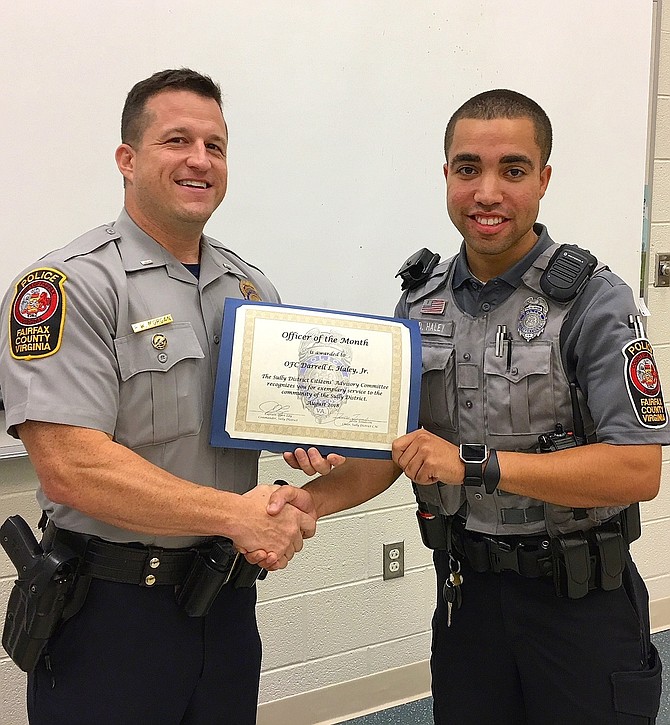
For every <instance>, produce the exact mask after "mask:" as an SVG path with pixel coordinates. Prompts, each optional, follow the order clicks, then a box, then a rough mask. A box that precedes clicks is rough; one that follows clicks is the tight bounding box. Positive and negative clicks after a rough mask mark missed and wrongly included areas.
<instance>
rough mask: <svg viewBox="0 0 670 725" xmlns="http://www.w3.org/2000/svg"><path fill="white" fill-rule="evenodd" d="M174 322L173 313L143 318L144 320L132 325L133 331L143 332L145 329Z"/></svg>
mask: <svg viewBox="0 0 670 725" xmlns="http://www.w3.org/2000/svg"><path fill="white" fill-rule="evenodd" d="M171 322H172V315H163V316H162V317H154V318H153V320H143V321H142V322H134V323H133V324H132V325H131V327H132V328H133V332H142V331H143V330H151V329H152V328H154V327H160V326H161V325H169V324H170V323H171Z"/></svg>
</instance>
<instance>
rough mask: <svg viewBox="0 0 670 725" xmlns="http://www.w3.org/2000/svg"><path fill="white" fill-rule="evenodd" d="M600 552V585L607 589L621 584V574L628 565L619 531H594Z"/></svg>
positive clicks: (615, 587)
mask: <svg viewBox="0 0 670 725" xmlns="http://www.w3.org/2000/svg"><path fill="white" fill-rule="evenodd" d="M594 536H595V540H596V544H597V545H598V552H599V554H600V557H599V558H600V571H599V575H600V587H601V589H604V590H605V591H611V590H612V589H618V588H619V587H620V586H621V575H622V574H623V570H624V567H625V565H626V559H625V555H626V553H625V547H624V541H623V536H622V535H621V533H620V532H618V531H607V530H604V531H595V532H594Z"/></svg>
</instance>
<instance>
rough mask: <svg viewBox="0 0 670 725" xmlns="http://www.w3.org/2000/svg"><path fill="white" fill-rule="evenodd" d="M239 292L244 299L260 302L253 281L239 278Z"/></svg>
mask: <svg viewBox="0 0 670 725" xmlns="http://www.w3.org/2000/svg"><path fill="white" fill-rule="evenodd" d="M240 292H241V293H242V297H244V299H245V300H249V301H250V302H261V296H260V295H259V294H258V290H257V289H256V288H255V287H254V284H253V282H251V281H249V280H248V279H241V280H240Z"/></svg>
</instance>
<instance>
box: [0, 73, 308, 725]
mask: <svg viewBox="0 0 670 725" xmlns="http://www.w3.org/2000/svg"><path fill="white" fill-rule="evenodd" d="M121 125H122V128H121V134H122V144H121V145H120V146H119V148H118V149H117V151H116V162H117V165H118V168H119V170H120V172H121V174H122V176H123V179H124V185H125V204H124V209H123V211H122V212H121V214H120V216H119V218H118V219H117V221H116V222H114V223H112V224H105V225H103V226H101V227H98V228H97V229H94V230H92V231H90V232H88V233H86V234H84V235H83V236H82V237H80V238H79V239H77V240H75V241H74V242H72V243H71V244H69V245H67V246H66V247H64V248H63V249H60V250H57V251H54V252H51V253H50V254H48V255H46V256H45V257H44V258H42V259H41V260H40V261H39V262H38V263H36V265H35V266H33V267H31V268H29V269H27V270H25V271H24V272H22V273H21V274H20V275H19V276H18V278H17V279H16V280H15V282H14V283H13V284H12V286H11V288H10V290H9V292H8V294H7V296H6V297H5V300H4V302H3V306H2V318H3V320H4V323H3V324H2V325H1V326H0V328H1V333H0V371H1V372H0V385H1V386H2V390H3V395H4V404H5V408H6V419H7V427H8V431H9V432H10V433H11V434H12V435H15V436H19V437H20V438H21V440H22V441H23V443H24V445H25V447H26V449H27V451H28V454H29V456H30V459H31V461H32V463H33V465H34V467H35V470H36V472H37V475H38V478H39V489H38V501H39V503H40V505H41V507H42V509H43V510H44V511H45V513H46V518H47V519H48V524H47V525H46V532H45V536H44V540H43V543H42V546H43V548H44V549H45V551H47V552H48V551H49V550H50V549H51V547H53V549H52V550H53V551H55V550H56V549H57V548H58V547H61V548H63V547H65V550H67V551H73V552H75V553H76V554H77V557H78V558H77V561H78V578H77V585H76V590H75V593H74V594H72V593H70V596H75V602H76V606H75V605H74V604H73V603H72V602H69V603H68V604H67V606H66V610H65V614H66V615H67V617H65V616H64V618H65V619H66V621H65V622H64V623H61V624H60V626H59V627H58V628H57V630H56V632H55V633H54V634H53V636H51V637H50V639H49V641H48V642H47V643H46V646H45V647H44V650H43V652H42V653H41V656H40V658H39V660H38V661H37V664H36V666H35V667H34V669H33V670H32V671H31V672H30V674H29V681H28V712H29V717H30V722H31V723H50V725H54V724H55V723H62V724H63V725H75V723H87V724H90V723H96V725H102V724H103V723H109V724H110V725H111V724H113V725H118V723H124V724H125V723H127V724H129V725H131V724H133V723H136V724H137V725H140V724H141V725H148V724H149V723H155V724H156V725H168V724H169V723H174V724H175V725H176V724H177V723H182V724H185V723H215V722H226V723H240V725H242V724H244V725H250V724H251V723H254V722H255V719H256V702H257V694H258V684H259V677H260V658H261V647H260V641H259V636H258V630H257V627H256V620H255V601H256V591H255V587H254V581H255V577H256V575H257V574H258V572H259V571H260V570H259V569H258V567H256V566H255V565H254V566H253V567H252V566H251V565H249V566H245V564H244V559H243V557H242V558H241V560H240V557H239V556H237V555H236V554H237V552H246V551H247V550H255V549H263V550H265V551H267V552H271V553H270V555H269V557H268V558H267V559H266V566H268V567H272V568H274V569H277V568H282V567H284V566H286V564H287V562H288V561H289V560H290V559H291V557H292V556H293V554H294V553H295V552H297V551H299V550H300V549H301V548H302V544H303V538H304V537H309V536H311V535H313V533H314V530H315V522H314V518H313V517H311V516H309V515H307V514H305V513H303V512H302V511H300V510H298V509H297V508H294V507H292V506H291V507H287V509H286V510H285V512H282V515H280V516H269V515H268V514H267V512H266V503H267V498H268V496H269V493H270V491H271V490H272V487H270V486H256V483H257V472H258V453H257V452H253V451H238V450H224V449H215V448H212V447H211V446H210V445H209V434H210V419H211V413H212V397H213V389H214V378H215V372H216V368H217V359H218V350H219V346H220V343H221V339H220V335H221V326H222V316H223V304H224V300H225V298H226V297H238V298H246V299H252V300H266V301H270V302H278V300H279V298H278V295H277V292H276V290H275V289H274V287H273V286H272V284H271V283H270V282H269V281H268V280H267V279H266V277H265V276H264V275H263V274H262V273H261V272H260V271H259V270H258V269H256V268H255V267H253V266H251V265H250V264H248V263H246V262H245V261H243V260H242V259H241V258H240V257H238V256H237V255H236V254H234V253H233V252H231V251H229V250H228V249H226V248H225V247H223V246H222V245H221V244H220V243H219V242H217V241H216V240H214V239H211V238H209V237H207V236H205V235H204V234H203V228H204V226H205V223H206V222H207V220H208V219H209V217H210V216H211V214H212V213H213V212H214V210H215V209H216V208H217V207H218V205H219V204H220V202H221V201H222V199H223V197H224V195H225V193H226V186H227V179H228V169H227V147H228V130H227V126H226V123H225V121H224V118H223V115H222V110H221V91H220V88H219V86H218V85H217V84H216V83H214V82H213V81H212V80H211V79H210V78H209V77H208V76H203V75H201V74H199V73H196V72H194V71H191V70H189V69H180V70H166V71H162V72H159V73H156V74H154V75H152V76H151V77H150V78H148V79H146V80H143V81H141V82H139V83H138V84H136V85H135V86H134V87H133V89H132V90H131V91H130V93H129V95H128V97H127V100H126V103H125V106H124V110H123V116H122V124H121ZM214 537H216V545H217V548H216V549H214V547H213V546H212V541H213V538H214ZM235 548H236V549H237V552H236V550H235ZM214 551H216V557H214V554H213V553H212V552H214ZM207 557H210V558H209V559H208V558H207ZM212 557H214V558H212ZM203 562H204V563H203ZM210 565H211V566H210ZM233 565H234V566H233ZM216 567H219V568H218V569H216ZM212 572H213V573H214V575H216V576H217V577H219V578H218V579H216V580H215V581H214V584H212V585H211V586H210V584H211V581H212V580H211V576H210V575H212ZM207 577H210V578H209V579H208V578H207ZM224 579H225V580H226V581H227V583H226V584H225V585H223V586H221V587H220V591H219V593H218V596H214V595H215V594H216V591H214V589H218V587H219V585H221V584H222V582H223V580H224ZM187 582H190V584H189V586H190V585H191V584H192V585H193V589H189V590H188V595H184V594H183V592H184V591H185V589H186V583H187ZM203 582H205V583H206V584H207V586H209V587H210V589H211V590H212V591H210V592H209V593H210V594H211V595H212V596H211V597H210V599H208V600H207V602H205V603H204V604H202V606H200V603H199V602H198V601H197V600H198V596H195V598H194V599H192V598H191V597H192V595H193V592H195V593H196V595H197V594H198V593H199V592H201V590H202V583H203ZM214 585H216V586H214ZM212 587H214V589H212ZM175 590H176V592H177V594H178V595H180V592H181V593H182V596H181V600H180V601H181V604H179V603H178V602H177V598H176V596H175ZM194 605H197V606H194ZM19 614H20V613H19ZM26 669H27V668H26Z"/></svg>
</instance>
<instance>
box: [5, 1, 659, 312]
mask: <svg viewBox="0 0 670 725" xmlns="http://www.w3.org/2000/svg"><path fill="white" fill-rule="evenodd" d="M1 2H2V25H3V43H2V44H0V68H1V69H2V70H1V71H0V73H2V89H3V96H4V97H3V113H2V114H1V115H0V124H1V127H2V138H3V141H4V143H3V151H4V154H3V156H4V162H5V165H4V178H5V184H4V204H3V213H2V214H0V255H1V260H2V264H0V287H2V289H3V290H4V289H5V288H6V287H7V286H8V284H9V283H10V281H11V279H12V278H13V277H14V276H15V275H16V274H17V273H18V272H19V271H20V269H21V268H23V267H24V266H26V265H28V264H30V263H31V262H32V261H33V260H35V259H36V258H37V257H39V256H40V255H42V254H44V253H45V252H47V251H48V250H50V249H52V248H55V247H59V246H62V245H63V244H66V243H67V242H68V241H70V240H71V239H73V238H74V237H76V236H78V235H79V234H81V233H82V232H84V231H86V230H87V229H89V228H91V227H94V226H97V225H99V224H102V223H105V222H109V221H113V220H114V219H116V217H117V215H118V213H119V210H120V208H121V205H122V198H123V196H122V183H121V177H120V175H119V173H118V171H117V169H116V166H115V163H114V150H115V148H116V146H117V145H118V143H119V124H120V121H119V119H120V114H121V108H122V105H123V102H124V100H125V96H126V94H127V92H128V90H129V89H130V87H131V86H132V85H133V84H134V83H135V82H136V81H138V80H140V79H142V78H145V77H147V76H148V75H150V74H151V73H153V72H155V71H157V70H161V69H163V68H168V67H180V66H189V67H192V68H194V69H196V70H199V71H201V72H205V73H208V74H210V75H211V76H212V77H213V78H214V79H215V80H217V81H219V82H220V84H221V87H222V89H223V93H224V113H225V116H226V119H227V122H228V126H229V130H230V145H229V174H230V178H229V187H228V188H229V190H228V195H227V198H226V199H225V200H224V202H223V204H222V205H221V207H220V208H219V210H218V211H217V212H216V213H215V215H214V217H212V219H211V221H210V223H209V224H208V226H207V230H206V231H207V233H208V234H210V235H211V236H214V237H216V238H218V239H219V240H221V241H222V242H223V243H224V244H225V245H227V246H229V247H231V248H232V249H233V250H235V251H236V252H237V253H239V254H240V255H241V256H242V257H244V258H245V259H247V260H248V261H250V262H251V263H253V264H256V265H257V266H259V267H261V268H262V269H263V271H264V272H265V273H266V274H267V275H268V276H269V277H270V279H272V281H273V282H274V283H275V285H276V286H277V288H278V289H279V291H280V293H281V295H282V298H283V300H284V301H285V302H287V303H292V304H301V305H310V306H315V307H321V308H332V309H339V310H351V311H360V312H363V313H369V314H382V315H384V314H390V313H391V312H392V311H393V308H394V305H395V302H396V301H397V298H398V295H399V284H398V280H395V279H394V275H395V274H396V272H397V270H398V268H399V267H400V265H401V264H402V262H403V261H404V260H405V259H406V258H407V257H408V256H409V255H410V254H411V253H413V252H414V251H415V250H417V249H419V248H421V247H423V246H426V247H429V248H431V249H432V250H434V251H437V252H439V253H440V254H441V255H442V256H443V257H445V256H447V255H451V254H453V253H454V252H455V251H456V250H457V249H458V245H459V243H460V238H459V236H458V233H457V232H456V230H455V229H454V228H453V227H452V226H451V223H450V222H449V220H448V217H447V214H446V209H445V191H444V177H443V173H442V164H443V162H444V158H443V149H442V144H443V135H444V127H445V125H446V122H447V120H448V119H449V116H450V115H451V113H453V111H454V110H455V109H456V108H457V107H458V106H459V105H460V104H461V103H462V102H463V101H465V100H466V99H467V98H469V97H470V96H472V95H474V94H475V93H478V92H480V91H483V90H486V89H489V88H495V87H498V88H499V87H507V88H512V89H515V90H518V91H520V92H522V93H525V94H527V95H529V96H531V97H532V98H534V99H535V100H537V101H538V102H539V103H540V105H542V106H543V107H544V109H545V110H546V111H547V113H548V115H549V117H550V118H551V120H552V124H553V126H554V136H555V139H554V151H553V153H552V157H551V159H550V163H551V164H552V166H553V167H554V172H553V176H552V179H551V183H550V185H549V189H548V191H547V195H546V196H545V199H544V200H543V202H542V208H541V212H540V221H542V222H544V223H546V224H547V225H548V227H549V231H550V234H551V236H552V237H553V238H554V239H555V240H556V241H558V242H571V243H578V244H581V245H582V246H586V247H588V248H590V249H591V251H593V252H594V253H595V254H597V255H599V256H601V257H602V258H603V259H604V260H605V261H607V262H608V263H609V265H610V266H611V268H612V269H613V270H614V271H615V272H617V273H618V274H620V275H621V276H622V277H624V279H625V280H626V281H627V282H628V283H629V284H630V285H631V286H633V288H634V290H635V291H637V289H638V286H639V269H640V248H641V240H642V224H643V198H644V174H645V157H646V133H647V114H648V98H649V69H650V54H651V46H652V42H651V24H652V7H653V3H652V0H615V1H614V2H613V1H612V0H590V1H589V2H584V0H560V2H559V1H558V0H551V1H550V0H514V1H513V2H502V1H501V0H450V1H447V0H440V1H439V2H438V1H437V0H425V1H422V2H416V0H366V2H360V1H359V0H330V1H326V0H292V2H286V1H284V0H221V1H217V2H213V1H212V0H201V1H200V2H194V1H193V0H179V2H176V1H174V0H142V2H137V0H133V1H132V2H131V1H130V0H105V2H93V0H59V1H58V2H54V3H50V2H40V1H38V2H33V3H17V2H9V0H1ZM3 324H5V323H3Z"/></svg>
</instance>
